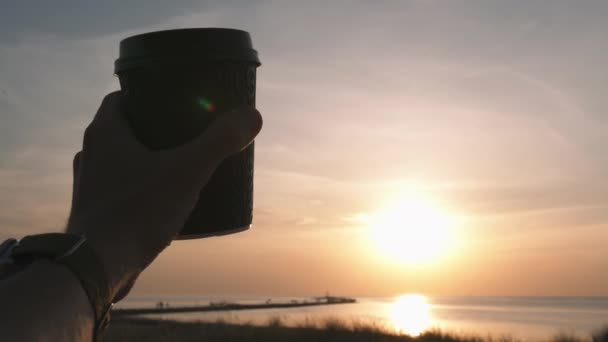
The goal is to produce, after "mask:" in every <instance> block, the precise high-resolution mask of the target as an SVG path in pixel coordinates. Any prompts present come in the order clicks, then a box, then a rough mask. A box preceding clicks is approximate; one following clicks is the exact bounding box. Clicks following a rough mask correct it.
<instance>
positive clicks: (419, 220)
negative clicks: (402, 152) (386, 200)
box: [366, 193, 454, 264]
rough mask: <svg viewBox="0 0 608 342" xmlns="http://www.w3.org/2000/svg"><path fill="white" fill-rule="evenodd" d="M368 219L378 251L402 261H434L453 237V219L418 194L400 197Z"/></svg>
mask: <svg viewBox="0 0 608 342" xmlns="http://www.w3.org/2000/svg"><path fill="white" fill-rule="evenodd" d="M366 221H367V225H368V230H369V235H370V239H371V242H372V243H373V244H374V246H375V248H376V250H377V252H378V253H379V254H381V255H383V256H385V257H387V258H389V259H390V260H392V261H395V262H399V263H407V264H419V263H426V262H430V261H433V260H434V259H436V258H438V257H440V256H441V255H442V253H444V252H445V251H446V250H447V249H448V248H449V247H450V244H451V243H452V239H453V228H454V219H453V218H451V217H450V216H449V215H448V214H447V213H446V212H444V211H442V210H441V209H440V208H439V206H437V205H436V204H434V203H433V201H431V200H430V199H429V198H427V197H425V196H423V195H421V194H418V193H408V194H406V195H403V196H401V197H400V198H398V199H397V200H396V201H395V202H394V203H391V204H390V205H389V206H387V207H386V208H384V209H383V210H380V211H378V212H377V213H374V214H372V215H370V216H369V217H367V219H366Z"/></svg>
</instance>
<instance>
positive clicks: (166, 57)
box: [115, 28, 260, 239]
mask: <svg viewBox="0 0 608 342" xmlns="http://www.w3.org/2000/svg"><path fill="white" fill-rule="evenodd" d="M259 65H260V61H259V59H258V56H257V52H256V51H255V50H254V49H253V47H252V43H251V38H250V36H249V33H247V32H245V31H240V30H234V29H222V28H193V29H180V30H169V31H158V32H150V33H144V34H140V35H136V36H132V37H129V38H126V39H124V40H122V41H121V42H120V57H119V59H117V60H116V62H115V74H116V75H118V77H119V79H120V86H121V88H122V90H123V92H124V93H125V94H126V112H127V116H128V118H129V121H130V124H131V128H132V130H133V133H134V134H135V136H136V137H137V139H138V140H139V141H141V142H142V143H143V144H144V145H145V146H147V147H148V148H150V149H152V150H160V149H170V148H173V147H177V146H179V145H181V144H184V143H186V142H188V141H190V140H192V139H193V138H195V137H197V136H198V135H200V134H201V133H202V132H203V131H204V130H205V128H207V127H208V125H209V124H210V123H211V122H212V121H213V120H214V119H215V118H216V117H217V116H218V115H222V113H224V112H227V111H229V110H231V109H234V108H237V107H240V106H244V105H249V106H255V82H256V68H257V67H258V66H259ZM253 151H254V145H253V144H251V145H250V146H249V147H248V148H246V149H245V150H243V151H241V152H239V153H237V154H235V155H233V156H231V157H228V158H227V159H226V160H224V161H223V162H222V163H221V164H220V165H219V167H218V168H217V169H216V171H215V172H214V174H213V176H212V177H211V178H210V179H209V182H208V183H207V185H206V186H205V188H203V190H202V191H201V192H200V196H199V200H198V203H197V204H196V206H195V208H194V210H193V212H192V214H191V215H190V217H189V219H188V221H187V222H186V224H185V225H184V227H183V229H182V230H181V232H180V234H179V235H178V237H177V239H194V238H202V237H208V236H214V235H225V234H230V233H236V232H240V231H243V230H246V229H248V228H249V227H250V226H251V221H252V216H253V155H254V153H253ZM158 195H159V196H162V194H158Z"/></svg>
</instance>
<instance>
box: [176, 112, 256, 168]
mask: <svg viewBox="0 0 608 342" xmlns="http://www.w3.org/2000/svg"><path fill="white" fill-rule="evenodd" d="M262 123H263V121H262V116H261V115H260V112H258V111H257V110H256V109H255V108H253V107H241V108H238V109H235V110H232V111H230V112H226V113H224V114H221V115H220V116H219V118H218V119H216V120H215V121H214V122H213V123H212V124H211V125H210V126H209V127H208V128H207V129H206V130H205V131H204V132H203V134H201V135H200V136H199V137H198V138H196V139H194V140H193V141H191V142H190V143H188V144H186V145H184V146H183V147H184V148H185V149H189V150H194V151H188V152H187V153H192V155H199V156H200V155H201V154H202V158H201V161H202V162H204V163H216V162H220V161H222V160H223V159H225V158H226V157H228V156H230V155H232V154H234V153H237V152H239V151H241V150H243V149H244V148H245V147H247V146H248V145H249V144H250V143H251V142H252V141H253V139H254V138H255V137H256V136H257V135H258V133H259V132H260V130H261V129H262Z"/></svg>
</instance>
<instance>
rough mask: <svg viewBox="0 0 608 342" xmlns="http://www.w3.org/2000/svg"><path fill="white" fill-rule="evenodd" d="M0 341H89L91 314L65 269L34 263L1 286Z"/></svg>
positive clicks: (82, 295)
mask: <svg viewBox="0 0 608 342" xmlns="http://www.w3.org/2000/svg"><path fill="white" fill-rule="evenodd" d="M0 303H1V304H0V322H1V324H0V325H1V327H2V328H1V329H0V341H6V342H12V341H32V342H34V341H40V342H46V341H49V342H55V341H91V340H92V332H93V310H92V308H91V304H90V303H89V300H88V298H87V295H86V294H85V292H84V290H83V289H82V287H81V286H80V283H79V282H78V279H77V278H76V277H75V276H74V275H73V274H72V273H71V271H70V270H68V269H67V268H66V267H65V266H62V265H59V264H56V263H53V262H51V261H46V260H40V261H36V262H34V263H33V264H31V265H30V266H28V267H27V268H26V269H25V270H23V271H21V272H19V273H17V274H15V275H13V276H11V277H9V278H7V279H5V280H3V281H2V282H0Z"/></svg>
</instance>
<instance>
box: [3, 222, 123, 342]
mask: <svg viewBox="0 0 608 342" xmlns="http://www.w3.org/2000/svg"><path fill="white" fill-rule="evenodd" d="M12 258H13V260H14V261H15V263H16V264H29V263H31V262H33V261H34V260H36V259H40V258H46V259H50V260H53V261H55V262H57V263H59V264H63V265H65V266H66V267H67V268H68V269H70V271H72V273H73V274H74V275H75V276H76V277H77V278H78V280H79V281H80V284H81V285H82V287H83V289H84V291H85V292H86V294H87V297H88V298H89V302H90V303H91V306H92V307H93V312H94V314H95V330H94V335H95V341H98V340H101V339H100V337H101V335H102V334H103V332H104V331H105V329H106V328H107V326H108V323H109V317H110V315H109V313H110V309H111V308H112V298H110V288H109V282H108V279H107V276H106V271H105V269H104V266H103V263H102V262H101V260H100V259H99V257H98V256H97V253H96V252H95V250H94V249H93V247H91V246H90V244H88V243H87V240H86V238H85V237H84V236H80V235H75V234H65V233H47V234H38V235H29V236H26V237H24V238H23V239H21V240H20V241H19V243H18V245H17V246H15V248H14V249H13V252H12Z"/></svg>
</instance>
